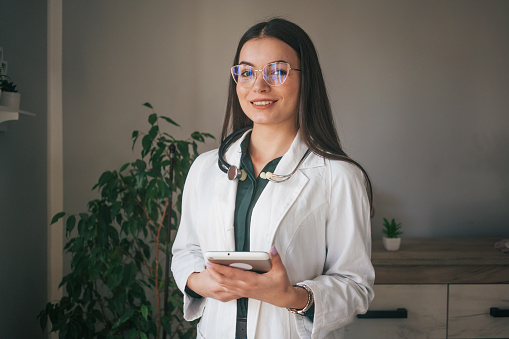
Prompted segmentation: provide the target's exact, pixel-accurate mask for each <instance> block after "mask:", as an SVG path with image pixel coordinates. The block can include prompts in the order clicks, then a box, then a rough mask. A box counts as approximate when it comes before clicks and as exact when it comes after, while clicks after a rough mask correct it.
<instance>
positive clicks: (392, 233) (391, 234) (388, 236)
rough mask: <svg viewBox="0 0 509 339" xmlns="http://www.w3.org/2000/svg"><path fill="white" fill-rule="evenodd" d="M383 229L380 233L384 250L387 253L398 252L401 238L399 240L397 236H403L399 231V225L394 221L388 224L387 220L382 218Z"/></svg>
mask: <svg viewBox="0 0 509 339" xmlns="http://www.w3.org/2000/svg"><path fill="white" fill-rule="evenodd" d="M383 227H384V229H383V230H382V232H383V234H384V237H383V244H384V248H385V249H386V250H387V251H397V250H399V246H400V245H401V238H399V236H400V235H401V234H403V232H402V231H401V223H396V221H395V220H394V219H392V220H391V221H390V222H389V220H387V219H386V218H384V223H383Z"/></svg>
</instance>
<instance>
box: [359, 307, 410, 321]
mask: <svg viewBox="0 0 509 339" xmlns="http://www.w3.org/2000/svg"><path fill="white" fill-rule="evenodd" d="M357 318H359V319H406V318H408V311H407V310H406V308H398V309H396V310H395V311H367V312H366V313H365V314H357Z"/></svg>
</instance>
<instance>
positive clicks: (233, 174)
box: [228, 166, 247, 181]
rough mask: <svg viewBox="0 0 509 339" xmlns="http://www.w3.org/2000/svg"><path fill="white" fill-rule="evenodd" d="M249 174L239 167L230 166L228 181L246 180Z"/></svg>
mask: <svg viewBox="0 0 509 339" xmlns="http://www.w3.org/2000/svg"><path fill="white" fill-rule="evenodd" d="M246 177H247V173H246V171H244V170H241V169H238V168H237V166H230V168H228V179H230V180H235V179H239V180H240V181H244V180H246Z"/></svg>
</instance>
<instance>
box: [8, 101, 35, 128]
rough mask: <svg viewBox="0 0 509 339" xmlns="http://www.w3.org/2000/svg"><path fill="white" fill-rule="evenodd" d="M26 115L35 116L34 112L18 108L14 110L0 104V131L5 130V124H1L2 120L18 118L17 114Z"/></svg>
mask: <svg viewBox="0 0 509 339" xmlns="http://www.w3.org/2000/svg"><path fill="white" fill-rule="evenodd" d="M20 114H22V115H28V116H32V117H35V114H34V113H30V112H27V111H22V110H20V109H18V110H14V109H12V108H10V107H6V106H0V131H4V132H5V131H6V129H5V126H3V125H2V123H3V122H6V121H9V120H18V119H19V115H20Z"/></svg>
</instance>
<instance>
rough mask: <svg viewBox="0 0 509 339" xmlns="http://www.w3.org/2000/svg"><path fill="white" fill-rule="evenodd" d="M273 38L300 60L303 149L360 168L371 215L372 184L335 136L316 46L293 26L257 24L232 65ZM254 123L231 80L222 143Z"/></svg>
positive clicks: (273, 21) (280, 22)
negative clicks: (251, 44)
mask: <svg viewBox="0 0 509 339" xmlns="http://www.w3.org/2000/svg"><path fill="white" fill-rule="evenodd" d="M262 37H273V38H277V39H279V40H281V41H283V42H285V43H286V44H288V45H289V46H290V47H292V48H293V49H294V50H295V52H297V56H298V57H299V60H300V69H301V83H300V103H299V111H298V120H297V127H298V128H299V129H300V133H301V135H302V137H303V139H304V142H305V143H306V145H307V146H308V147H309V149H311V151H313V153H315V154H318V155H320V156H322V157H324V158H326V159H334V160H342V161H346V162H349V163H352V164H354V165H356V166H357V167H359V168H360V170H361V171H362V173H363V174H364V177H365V179H366V191H367V193H368V198H369V202H370V206H371V215H372V216H373V214H374V208H373V191H372V185H371V180H370V179H369V176H368V173H367V172H366V171H365V170H364V168H363V167H362V166H361V165H360V164H359V163H358V162H356V161H355V160H353V159H352V158H350V157H349V156H348V155H347V154H346V153H345V151H343V148H342V147H341V142H340V141H339V137H338V133H337V131H336V127H335V125H334V119H333V117H332V110H331V106H330V102H329V97H328V95H327V89H326V88H325V82H324V80H323V75H322V70H321V68H320V62H319V61H318V55H317V53H316V49H315V46H314V45H313V42H312V41H311V39H310V38H309V36H308V35H307V33H306V32H304V30H303V29H302V28H300V27H299V26H297V25H296V24H294V23H292V22H290V21H288V20H285V19H281V18H274V19H271V20H269V21H266V22H260V23H258V24H256V25H254V26H253V27H251V28H250V29H248V30H247V32H246V33H244V35H243V36H242V38H241V39H240V41H239V45H238V47H237V52H236V53H235V58H234V60H233V65H237V64H238V63H239V55H240V51H241V49H242V47H243V46H244V44H245V43H246V42H247V41H249V40H251V39H254V38H262ZM252 125H253V122H252V121H251V120H250V119H249V118H248V117H247V116H246V115H245V114H244V112H243V111H242V108H241V106H240V102H239V99H238V97H237V92H236V83H235V81H234V80H233V78H232V77H230V84H229V88H228V102H227V106H226V115H225V118H224V122H223V130H222V134H221V141H223V140H224V139H225V138H226V137H227V136H228V135H229V134H230V132H233V131H237V130H239V129H241V128H245V127H250V126H252Z"/></svg>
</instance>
